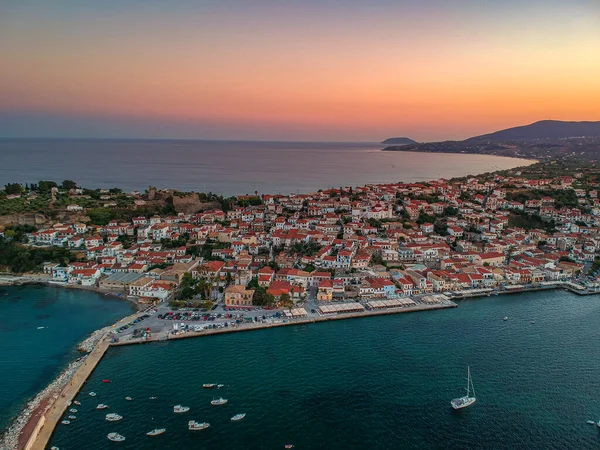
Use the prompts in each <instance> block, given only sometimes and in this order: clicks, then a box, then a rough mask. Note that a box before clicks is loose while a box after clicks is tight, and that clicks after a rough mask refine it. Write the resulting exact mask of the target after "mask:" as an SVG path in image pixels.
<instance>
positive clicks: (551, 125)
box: [464, 120, 600, 142]
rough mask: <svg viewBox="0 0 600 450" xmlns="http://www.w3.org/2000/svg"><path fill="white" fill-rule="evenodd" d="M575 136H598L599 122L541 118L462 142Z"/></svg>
mask: <svg viewBox="0 0 600 450" xmlns="http://www.w3.org/2000/svg"><path fill="white" fill-rule="evenodd" d="M575 137H600V122H563V121H559V120H541V121H539V122H535V123H532V124H530V125H524V126H520V127H513V128H507V129H505V130H500V131H496V132H494V133H489V134H482V135H481V136H474V137H472V138H469V139H466V140H465V141H464V142H483V141H488V142H489V141H494V142H498V141H516V140H534V139H565V138H575Z"/></svg>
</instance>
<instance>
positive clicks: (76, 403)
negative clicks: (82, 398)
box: [73, 400, 81, 406]
mask: <svg viewBox="0 0 600 450" xmlns="http://www.w3.org/2000/svg"><path fill="white" fill-rule="evenodd" d="M73 404H74V405H77V406H81V402H78V401H77V400H73Z"/></svg>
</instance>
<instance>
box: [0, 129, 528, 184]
mask: <svg viewBox="0 0 600 450" xmlns="http://www.w3.org/2000/svg"><path fill="white" fill-rule="evenodd" d="M384 147H385V146H384V145H382V144H377V143H335V142H249V141H186V140H57V139H45V140H42V139H0V162H1V164H0V185H4V184H6V183H32V182H38V181H39V180H54V181H58V182H59V183H60V182H62V181H63V180H66V179H68V180H74V181H76V182H77V183H78V184H79V185H81V186H84V187H88V188H112V187H119V188H122V189H124V190H126V191H132V190H140V191H143V190H144V189H147V188H148V186H155V187H158V188H171V189H177V190H181V191H196V192H213V193H217V194H220V195H226V196H230V195H242V194H251V193H254V192H259V193H261V194H263V193H270V194H277V193H281V194H289V193H308V192H314V191H316V190H318V189H327V188H331V187H336V188H337V187H340V186H360V185H365V184H369V183H384V182H400V181H402V182H414V181H423V180H431V179H437V178H450V177H456V176H464V175H469V174H473V175H476V174H479V173H483V172H489V171H494V170H503V169H510V168H513V167H517V166H523V165H528V164H531V163H533V162H534V161H529V160H523V159H516V158H505V157H499V156H489V155H465V154H440V153H437V154H434V153H413V152H410V153H409V152H388V151H381V150H382V149H383V148H384Z"/></svg>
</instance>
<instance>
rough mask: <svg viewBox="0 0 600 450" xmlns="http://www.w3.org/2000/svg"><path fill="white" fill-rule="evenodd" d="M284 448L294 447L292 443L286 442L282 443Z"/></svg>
mask: <svg viewBox="0 0 600 450" xmlns="http://www.w3.org/2000/svg"><path fill="white" fill-rule="evenodd" d="M284 448H294V445H293V444H286V445H284Z"/></svg>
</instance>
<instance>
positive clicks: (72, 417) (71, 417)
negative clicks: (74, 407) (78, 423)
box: [67, 416, 77, 420]
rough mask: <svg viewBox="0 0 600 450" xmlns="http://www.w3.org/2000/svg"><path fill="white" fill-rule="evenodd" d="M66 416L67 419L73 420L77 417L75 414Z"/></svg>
mask: <svg viewBox="0 0 600 450" xmlns="http://www.w3.org/2000/svg"><path fill="white" fill-rule="evenodd" d="M67 418H68V419H69V420H75V419H77V416H69V417H67Z"/></svg>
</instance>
